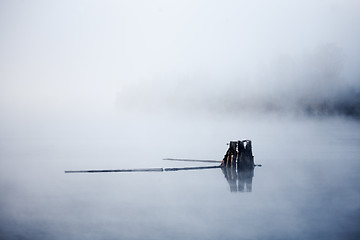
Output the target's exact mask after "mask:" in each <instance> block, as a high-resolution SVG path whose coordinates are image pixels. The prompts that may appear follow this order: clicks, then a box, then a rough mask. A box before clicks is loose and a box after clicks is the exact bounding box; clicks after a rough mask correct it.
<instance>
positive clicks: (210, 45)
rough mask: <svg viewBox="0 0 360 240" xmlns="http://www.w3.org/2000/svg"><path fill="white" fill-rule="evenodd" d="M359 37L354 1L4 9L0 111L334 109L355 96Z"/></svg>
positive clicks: (12, 4) (11, 5)
mask: <svg viewBox="0 0 360 240" xmlns="http://www.w3.org/2000/svg"><path fill="white" fill-rule="evenodd" d="M359 25H360V2H359V1H356V0H345V1H344V0H342V1H340V0H318V1H309V0H305V1H281V0H275V1H260V0H258V1H245V0H243V1H229V0H226V1H171V0H170V1H3V0H1V1H0V107H1V109H2V110H1V111H2V112H4V113H7V114H10V115H11V114H15V112H16V113H19V114H20V113H23V115H24V116H31V117H32V116H35V115H36V114H43V113H45V114H55V115H56V114H75V113H79V112H93V113H94V114H97V113H100V112H101V111H103V110H104V109H114V108H115V109H117V111H119V112H122V111H125V110H134V109H135V110H139V111H140V112H142V111H145V112H150V113H154V112H157V111H159V109H161V111H165V112H166V111H168V110H169V109H183V110H185V111H187V110H189V109H192V108H194V109H196V110H199V109H212V110H214V109H215V112H216V110H217V109H221V108H223V109H227V108H232V106H233V105H237V104H240V103H244V104H247V105H250V108H251V107H255V106H258V105H261V104H264V103H269V102H274V101H275V102H276V101H277V102H279V103H280V102H286V103H288V102H296V101H298V99H303V98H311V99H312V98H326V97H329V96H330V97H331V96H333V95H334V94H335V95H336V92H337V91H339V89H345V88H354V87H355V88H356V87H358V86H359V82H360V80H359V77H360V68H359V67H358V66H359V65H360V45H359V44H358V43H359V42H360V29H359V27H358V26H359ZM194 106H195V107H194Z"/></svg>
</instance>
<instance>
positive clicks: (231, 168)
mask: <svg viewBox="0 0 360 240" xmlns="http://www.w3.org/2000/svg"><path fill="white" fill-rule="evenodd" d="M228 145H229V149H228V150H227V151H226V154H225V156H224V158H223V160H222V161H216V160H198V159H197V160H196V159H179V158H164V159H163V160H170V161H185V162H208V163H220V165H212V166H196V167H175V168H135V169H98V170H69V171H65V173H110V172H123V173H124V172H173V171H184V170H201V169H214V168H221V170H222V172H223V174H224V176H225V178H226V180H227V182H228V183H229V185H230V191H231V192H251V191H252V178H253V176H254V167H255V166H261V165H255V164H254V156H253V154H252V145H251V141H250V140H241V141H240V140H239V141H230V143H228Z"/></svg>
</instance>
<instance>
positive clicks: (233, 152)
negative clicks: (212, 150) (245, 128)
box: [221, 140, 255, 169]
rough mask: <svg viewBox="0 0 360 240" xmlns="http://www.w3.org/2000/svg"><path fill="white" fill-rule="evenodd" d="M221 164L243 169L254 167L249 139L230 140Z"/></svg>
mask: <svg viewBox="0 0 360 240" xmlns="http://www.w3.org/2000/svg"><path fill="white" fill-rule="evenodd" d="M221 166H224V167H235V166H237V167H238V168H241V169H245V168H248V169H250V168H254V166H255V165H254V156H253V155H252V146H251V141H250V140H242V141H230V144H229V149H228V150H227V151H226V154H225V156H224V158H223V160H222V162H221Z"/></svg>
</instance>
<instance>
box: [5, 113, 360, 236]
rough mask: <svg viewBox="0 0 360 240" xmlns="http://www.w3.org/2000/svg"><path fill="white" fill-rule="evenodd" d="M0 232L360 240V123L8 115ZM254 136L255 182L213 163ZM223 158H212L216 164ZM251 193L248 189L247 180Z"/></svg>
mask: <svg viewBox="0 0 360 240" xmlns="http://www.w3.org/2000/svg"><path fill="white" fill-rule="evenodd" d="M1 131H2V136H1V145H0V147H1V148H0V150H1V152H0V154H1V155H0V157H1V160H0V173H1V176H0V191H1V195H0V212H1V214H0V235H1V239H317V240H318V239H327V240H328V239H359V237H360V231H359V230H358V226H359V223H360V188H359V182H360V174H359V170H360V148H359V145H360V125H359V123H358V122H355V121H350V120H343V119H313V120H309V119H302V120H294V119H280V118H266V120H262V118H257V119H251V118H246V119H233V120H220V119H203V118H199V119H192V120H186V119H185V120H184V119H176V118H154V117H153V118H127V119H121V118H113V119H112V120H104V119H92V120H91V121H85V120H84V121H80V120H79V121H77V122H76V121H75V122H72V121H63V122H61V123H59V122H57V121H55V120H53V121H51V120H50V121H48V120H46V121H45V120H44V121H43V122H41V121H37V122H35V121H34V122H30V123H16V124H14V123H12V122H10V121H9V122H5V121H3V122H2V128H1ZM238 139H251V140H252V141H253V153H254V156H255V162H256V163H260V164H262V165H263V166H262V167H258V168H255V171H254V176H253V178H252V179H251V180H252V188H251V189H248V191H243V192H242V191H230V190H231V188H230V185H229V182H228V181H227V179H226V178H225V175H224V173H223V171H222V170H221V169H207V170H194V171H178V172H159V173H157V172H153V173H151V172H150V173H104V174H65V173H64V170H79V169H118V168H137V167H141V168H143V167H185V166H207V165H213V164H211V163H197V162H193V163H192V162H171V161H163V160H162V158H166V157H177V158H198V159H214V160H221V159H222V157H223V155H224V154H225V151H226V150H227V146H226V143H227V142H228V141H229V140H238ZM215 165H216V164H215ZM245 190H246V189H245Z"/></svg>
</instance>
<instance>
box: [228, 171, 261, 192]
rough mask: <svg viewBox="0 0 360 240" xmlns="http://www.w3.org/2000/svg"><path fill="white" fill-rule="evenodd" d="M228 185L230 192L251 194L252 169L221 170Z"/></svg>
mask: <svg viewBox="0 0 360 240" xmlns="http://www.w3.org/2000/svg"><path fill="white" fill-rule="evenodd" d="M221 170H222V172H223V174H224V176H225V178H226V180H227V181H228V183H229V186H230V191H231V192H251V191H252V179H253V177H254V169H253V168H252V169H238V168H236V167H222V168H221Z"/></svg>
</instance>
